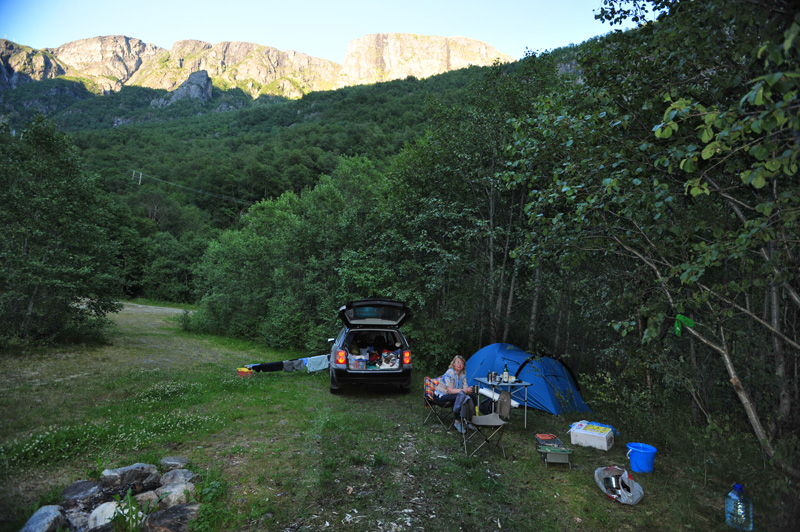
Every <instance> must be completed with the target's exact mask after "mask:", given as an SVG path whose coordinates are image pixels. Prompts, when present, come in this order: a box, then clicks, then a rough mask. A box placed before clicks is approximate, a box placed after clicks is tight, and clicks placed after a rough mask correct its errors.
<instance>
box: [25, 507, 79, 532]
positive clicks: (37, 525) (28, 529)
mask: <svg viewBox="0 0 800 532" xmlns="http://www.w3.org/2000/svg"><path fill="white" fill-rule="evenodd" d="M67 526H69V525H68V522H67V519H66V518H65V517H64V514H63V513H62V512H61V507H60V506H55V505H49V506H42V507H41V508H39V509H38V510H37V511H36V513H35V514H33V515H32V516H31V518H30V519H28V522H27V523H25V526H23V527H22V530H20V532H56V531H57V530H58V529H59V528H66V527H67Z"/></svg>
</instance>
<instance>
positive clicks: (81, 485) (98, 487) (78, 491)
mask: <svg viewBox="0 0 800 532" xmlns="http://www.w3.org/2000/svg"><path fill="white" fill-rule="evenodd" d="M102 491H103V484H102V483H101V482H99V481H97V480H78V481H76V482H73V483H72V484H70V485H69V486H67V487H66V488H65V489H64V491H63V493H62V494H61V496H62V497H63V499H64V500H65V501H70V500H74V499H89V498H91V497H94V496H97V495H99V494H100V493H101V492H102Z"/></svg>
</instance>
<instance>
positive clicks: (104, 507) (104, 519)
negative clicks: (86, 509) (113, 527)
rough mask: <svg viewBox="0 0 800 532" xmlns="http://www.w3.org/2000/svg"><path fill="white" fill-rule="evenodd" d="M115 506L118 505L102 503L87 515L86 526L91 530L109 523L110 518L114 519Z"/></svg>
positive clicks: (114, 502)
mask: <svg viewBox="0 0 800 532" xmlns="http://www.w3.org/2000/svg"><path fill="white" fill-rule="evenodd" d="M117 506H118V503H117V502H116V501H111V502H104V503H103V504H101V505H100V506H98V507H97V508H95V509H94V510H93V511H92V513H91V514H89V521H88V522H87V523H86V526H87V527H88V528H89V529H92V528H97V527H99V526H103V525H105V524H106V523H110V522H111V518H112V517H114V512H115V511H116V510H117Z"/></svg>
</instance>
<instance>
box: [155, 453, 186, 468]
mask: <svg viewBox="0 0 800 532" xmlns="http://www.w3.org/2000/svg"><path fill="white" fill-rule="evenodd" d="M188 464H189V459H188V458H185V457H183V456H165V457H164V458H162V459H161V467H163V468H164V469H166V470H167V471H170V470H172V469H183V468H184V467H186V466H187V465H188Z"/></svg>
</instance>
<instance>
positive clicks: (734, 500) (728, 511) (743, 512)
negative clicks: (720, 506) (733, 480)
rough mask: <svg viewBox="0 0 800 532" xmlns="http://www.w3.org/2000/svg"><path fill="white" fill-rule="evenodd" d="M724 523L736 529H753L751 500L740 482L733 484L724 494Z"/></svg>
mask: <svg viewBox="0 0 800 532" xmlns="http://www.w3.org/2000/svg"><path fill="white" fill-rule="evenodd" d="M725 524H727V525H728V526H730V527H733V528H735V529H736V530H753V501H751V500H750V497H748V496H747V495H745V493H744V487H742V485H741V484H734V485H733V489H732V490H731V491H730V492H729V493H728V494H727V495H726V496H725Z"/></svg>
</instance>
